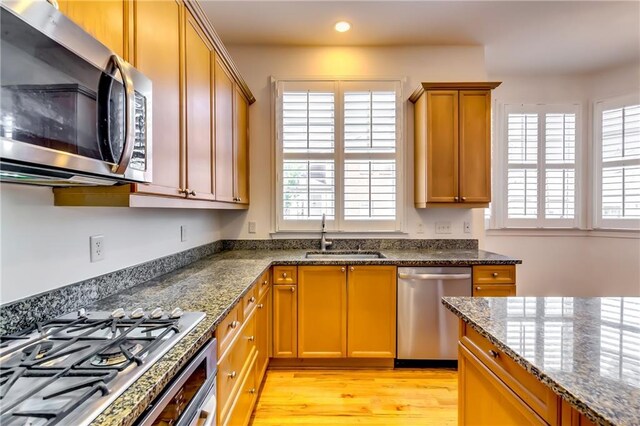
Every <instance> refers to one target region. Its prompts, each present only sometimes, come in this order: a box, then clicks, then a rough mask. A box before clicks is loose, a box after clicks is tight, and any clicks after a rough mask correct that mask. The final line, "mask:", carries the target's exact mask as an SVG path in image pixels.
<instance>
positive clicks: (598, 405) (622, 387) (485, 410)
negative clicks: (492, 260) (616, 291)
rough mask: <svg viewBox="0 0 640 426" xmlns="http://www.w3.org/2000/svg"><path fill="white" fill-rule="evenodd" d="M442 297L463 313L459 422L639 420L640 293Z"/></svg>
mask: <svg viewBox="0 0 640 426" xmlns="http://www.w3.org/2000/svg"><path fill="white" fill-rule="evenodd" d="M442 303H443V304H444V305H445V306H446V307H447V308H448V309H449V310H451V311H452V312H453V313H454V314H455V315H457V316H458V317H459V318H460V343H459V345H458V349H459V363H460V364H459V415H460V423H459V424H468V423H473V424H492V422H493V424H496V423H495V422H500V421H501V420H498V419H502V421H508V422H509V423H512V422H514V421H515V423H513V424H520V423H522V422H526V423H527V424H551V425H554V424H558V425H572V426H575V425H589V424H603V425H638V424H640V298H637V297H603V298H573V297H509V298H469V297H446V298H443V299H442ZM485 417H486V418H487V419H486V421H484V420H483V418H485Z"/></svg>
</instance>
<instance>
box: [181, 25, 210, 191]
mask: <svg viewBox="0 0 640 426" xmlns="http://www.w3.org/2000/svg"><path fill="white" fill-rule="evenodd" d="M212 49H213V48H212V47H211V46H210V45H209V43H208V41H207V40H206V37H205V36H204V34H203V33H202V31H201V30H200V28H199V26H198V23H197V22H196V21H195V18H193V17H192V16H191V15H190V14H189V13H187V22H186V29H185V80H186V88H185V93H186V105H187V114H186V115H187V123H186V129H187V134H186V142H187V143H186V159H187V161H186V171H187V173H186V189H187V191H192V192H191V193H190V194H189V198H195V199H203V200H213V199H214V186H213V170H212V166H213V164H214V160H213V144H212V137H211V54H212Z"/></svg>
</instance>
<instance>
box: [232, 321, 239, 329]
mask: <svg viewBox="0 0 640 426" xmlns="http://www.w3.org/2000/svg"><path fill="white" fill-rule="evenodd" d="M239 324H240V322H239V321H231V324H229V328H236V327H237V326H238V325H239Z"/></svg>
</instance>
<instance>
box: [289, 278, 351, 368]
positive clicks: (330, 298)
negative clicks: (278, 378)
mask: <svg viewBox="0 0 640 426" xmlns="http://www.w3.org/2000/svg"><path fill="white" fill-rule="evenodd" d="M298 290H299V294H298V357H299V358H343V357H346V356H347V274H346V267H345V266H299V267H298Z"/></svg>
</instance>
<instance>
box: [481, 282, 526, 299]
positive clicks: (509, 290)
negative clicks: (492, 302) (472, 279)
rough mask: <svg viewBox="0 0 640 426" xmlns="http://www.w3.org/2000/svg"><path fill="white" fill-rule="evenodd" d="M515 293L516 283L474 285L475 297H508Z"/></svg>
mask: <svg viewBox="0 0 640 426" xmlns="http://www.w3.org/2000/svg"><path fill="white" fill-rule="evenodd" d="M515 295H516V285H515V284H479V285H474V286H473V297H508V296H515Z"/></svg>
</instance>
